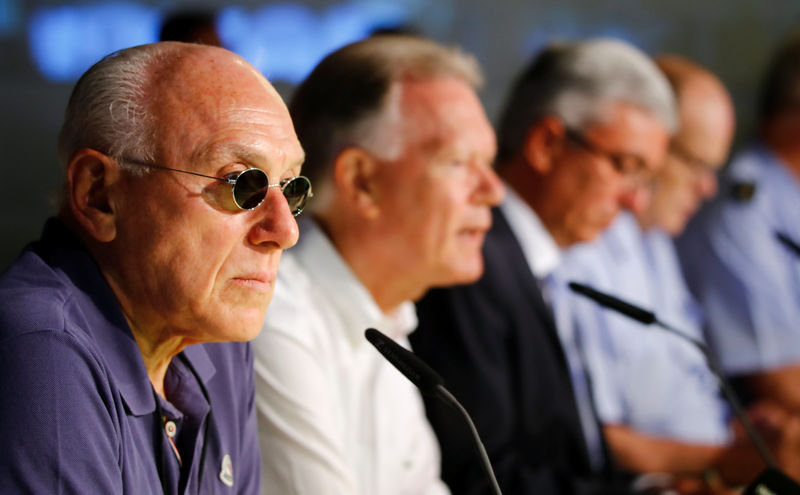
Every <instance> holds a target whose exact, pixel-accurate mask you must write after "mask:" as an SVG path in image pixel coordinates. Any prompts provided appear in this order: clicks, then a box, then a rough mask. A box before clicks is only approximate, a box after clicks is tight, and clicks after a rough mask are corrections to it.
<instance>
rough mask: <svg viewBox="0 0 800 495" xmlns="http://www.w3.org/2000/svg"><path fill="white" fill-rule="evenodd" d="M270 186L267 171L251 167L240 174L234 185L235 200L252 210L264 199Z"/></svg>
mask: <svg viewBox="0 0 800 495" xmlns="http://www.w3.org/2000/svg"><path fill="white" fill-rule="evenodd" d="M268 188H269V179H268V178H267V174H266V172H264V171H263V170H261V169H260V168H250V169H247V170H245V171H244V172H242V173H241V174H239V177H237V178H236V183H235V184H234V185H233V200H234V201H235V202H236V206H238V207H239V208H241V209H243V210H252V209H253V208H255V207H256V206H258V205H260V204H261V202H262V201H264V197H266V195H267V190H268Z"/></svg>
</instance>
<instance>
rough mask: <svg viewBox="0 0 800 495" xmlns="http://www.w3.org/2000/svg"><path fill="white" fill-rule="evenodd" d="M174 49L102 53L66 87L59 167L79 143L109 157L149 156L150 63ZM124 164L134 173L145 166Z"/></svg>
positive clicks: (158, 46)
mask: <svg viewBox="0 0 800 495" xmlns="http://www.w3.org/2000/svg"><path fill="white" fill-rule="evenodd" d="M179 49H180V45H179V44H177V43H155V44H150V45H141V46H137V47H133V48H127V49H125V50H121V51H118V52H115V53H112V54H110V55H107V56H106V57H104V58H103V59H101V60H100V61H99V62H97V63H96V64H94V65H93V66H92V67H91V68H90V69H89V70H88V71H86V73H84V74H83V76H81V78H80V79H79V80H78V83H77V84H76V85H75V88H74V89H73V91H72V95H71V96H70V100H69V103H68V104H67V110H66V113H65V115H64V123H63V125H62V126H61V132H60V134H59V139H58V156H59V161H60V162H61V164H62V166H64V167H65V168H66V166H67V164H68V163H69V160H70V158H71V157H72V154H73V153H75V151H77V150H78V149H80V148H91V149H95V150H97V151H100V152H101V153H104V154H106V155H108V156H111V157H114V158H123V157H135V158H137V159H139V160H144V161H152V160H154V159H155V156H154V155H155V151H156V150H155V148H154V139H153V138H154V136H153V134H154V131H153V119H152V113H151V112H150V111H149V108H148V106H147V97H148V94H149V90H150V85H151V83H152V79H153V72H154V67H156V66H157V65H158V64H159V63H160V62H161V61H162V60H163V59H164V58H165V57H167V56H170V55H172V54H174V53H175V52H176V51H177V50H179ZM122 165H123V166H125V165H124V162H123V164H122ZM129 168H130V169H131V170H132V171H134V173H135V172H136V171H146V170H147V169H146V168H144V167H129Z"/></svg>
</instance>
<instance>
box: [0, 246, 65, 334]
mask: <svg viewBox="0 0 800 495" xmlns="http://www.w3.org/2000/svg"><path fill="white" fill-rule="evenodd" d="M72 297H73V292H72V290H71V288H70V286H69V285H68V284H66V283H65V282H64V281H63V280H62V279H61V278H60V277H59V276H58V274H57V273H56V272H55V271H53V270H52V269H51V268H50V267H49V266H48V265H47V264H46V263H45V262H44V261H43V260H42V259H41V258H39V257H38V256H37V255H36V254H35V253H34V252H32V251H26V252H24V253H23V254H22V256H20V258H19V259H18V260H17V261H16V262H15V263H14V264H13V265H11V267H9V269H8V270H7V271H6V272H5V273H4V274H3V275H2V276H1V277H0V340H3V339H7V338H11V337H13V336H15V335H20V334H23V333H26V332H33V331H39V330H49V331H56V330H63V329H65V327H66V321H65V314H66V313H67V311H65V307H66V306H67V305H69V304H70V302H71V299H72Z"/></svg>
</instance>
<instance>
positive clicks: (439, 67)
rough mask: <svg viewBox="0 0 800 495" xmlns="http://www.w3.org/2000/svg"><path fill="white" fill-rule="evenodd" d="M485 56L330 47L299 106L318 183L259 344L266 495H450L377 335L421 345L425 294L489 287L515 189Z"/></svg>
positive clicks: (296, 111) (385, 41) (431, 49)
mask: <svg viewBox="0 0 800 495" xmlns="http://www.w3.org/2000/svg"><path fill="white" fill-rule="evenodd" d="M479 78H480V77H479V72H478V68H477V65H476V63H475V61H474V60H473V59H472V58H471V57H468V56H465V55H464V54H462V53H460V52H458V51H457V50H453V49H449V48H445V47H442V46H439V45H437V44H435V43H433V42H430V41H426V40H423V39H419V38H413V37H406V36H396V35H394V36H389V35H383V36H377V37H373V38H369V39H367V40H364V41H361V42H358V43H355V44H351V45H348V46H346V47H344V48H342V49H340V50H338V51H336V52H334V53H332V54H330V55H329V56H327V57H326V58H325V59H324V60H323V61H322V62H320V64H319V65H318V66H317V67H316V69H314V71H313V72H312V73H311V75H309V77H308V78H307V79H306V80H305V81H304V82H303V83H302V84H301V85H300V87H299V88H298V89H297V92H296V93H295V95H294V97H293V99H292V101H291V103H290V105H289V107H290V112H291V115H292V119H293V120H294V122H295V124H296V128H297V133H298V137H299V138H300V141H301V143H302V144H303V147H304V148H305V149H306V153H307V161H306V168H305V170H306V171H307V173H308V174H309V176H310V178H311V180H313V181H315V183H316V184H317V186H318V187H316V191H315V194H316V197H315V198H314V204H313V206H312V211H311V213H312V214H313V219H311V218H305V219H304V221H302V222H301V223H300V230H301V233H302V235H301V241H300V243H299V244H298V245H297V246H296V248H294V249H292V250H291V251H290V252H288V253H287V255H286V257H285V258H284V262H283V265H282V267H281V274H280V276H279V282H278V287H277V290H276V293H275V301H274V303H273V305H272V306H271V307H270V314H269V316H268V317H267V319H266V322H265V326H264V331H263V332H262V334H261V336H260V337H259V338H258V339H257V341H256V342H255V349H256V373H257V388H258V417H259V434H260V440H261V446H262V450H263V451H264V452H268V453H269V455H265V456H264V462H263V465H264V469H263V477H264V483H263V487H264V493H268V492H270V490H277V492H278V493H282V494H308V495H317V494H321V493H325V494H336V495H345V494H347V495H353V494H361V495H375V494H381V495H392V494H397V495H400V494H412V493H413V494H427V495H433V494H443V493H447V488H446V487H445V486H444V484H443V483H442V482H441V481H440V479H439V462H440V459H439V448H438V445H437V444H436V439H435V437H434V435H433V432H432V431H431V429H430V426H429V424H428V423H427V421H426V419H425V411H424V409H423V405H422V400H421V399H420V396H419V393H418V391H417V390H416V389H415V388H414V386H413V385H412V384H411V383H410V382H408V381H407V380H406V379H405V378H404V377H403V376H402V375H401V374H400V373H399V372H398V371H397V370H395V369H394V368H393V367H392V366H391V365H390V364H389V363H387V362H385V361H384V360H383V357H382V356H380V354H378V352H377V351H376V350H375V349H374V348H373V347H372V346H371V345H369V343H368V342H367V341H366V340H365V339H364V330H365V329H366V328H368V327H374V328H377V329H379V330H382V331H383V332H385V333H386V334H388V335H389V336H390V337H391V338H393V339H395V340H396V341H398V342H399V343H400V344H402V345H405V346H407V345H408V340H407V336H408V334H409V332H411V331H412V330H414V328H415V327H416V313H415V311H414V306H413V302H412V301H414V300H416V299H418V298H419V297H421V296H422V294H424V293H425V291H427V290H428V289H429V288H431V287H434V286H442V285H449V284H454V283H466V282H472V281H474V280H476V279H477V278H478V277H479V276H480V274H481V272H482V270H483V261H482V257H481V245H482V243H483V239H484V236H485V234H486V231H487V230H488V229H489V226H490V224H491V212H490V208H491V206H494V205H496V204H498V203H499V202H500V199H501V197H502V185H501V183H500V180H499V179H498V177H497V176H496V175H495V173H494V171H493V169H492V166H491V165H492V160H493V158H494V154H495V137H494V132H493V131H492V128H491V125H490V124H489V122H488V120H487V118H486V115H485V114H484V111H483V108H482V107H481V104H480V101H479V100H478V98H477V96H476V94H475V89H474V88H475V87H476V85H477V83H478V82H479Z"/></svg>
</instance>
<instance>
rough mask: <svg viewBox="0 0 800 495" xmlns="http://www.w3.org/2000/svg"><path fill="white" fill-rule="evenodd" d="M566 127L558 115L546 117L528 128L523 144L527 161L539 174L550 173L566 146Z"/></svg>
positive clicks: (523, 151)
mask: <svg viewBox="0 0 800 495" xmlns="http://www.w3.org/2000/svg"><path fill="white" fill-rule="evenodd" d="M565 136H566V128H565V127H564V123H563V122H561V120H560V119H558V118H556V117H544V118H542V119H540V120H538V121H536V122H535V123H534V124H533V125H531V127H530V128H529V129H528V133H527V135H526V136H525V141H524V143H523V145H522V153H523V155H524V157H525V161H526V162H527V163H528V166H530V167H531V168H532V169H534V170H535V171H536V172H538V173H539V174H542V175H544V174H547V173H549V172H550V171H551V170H552V169H553V167H554V166H555V162H556V160H557V159H558V157H559V155H560V154H561V150H562V149H563V147H564V140H565Z"/></svg>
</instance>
